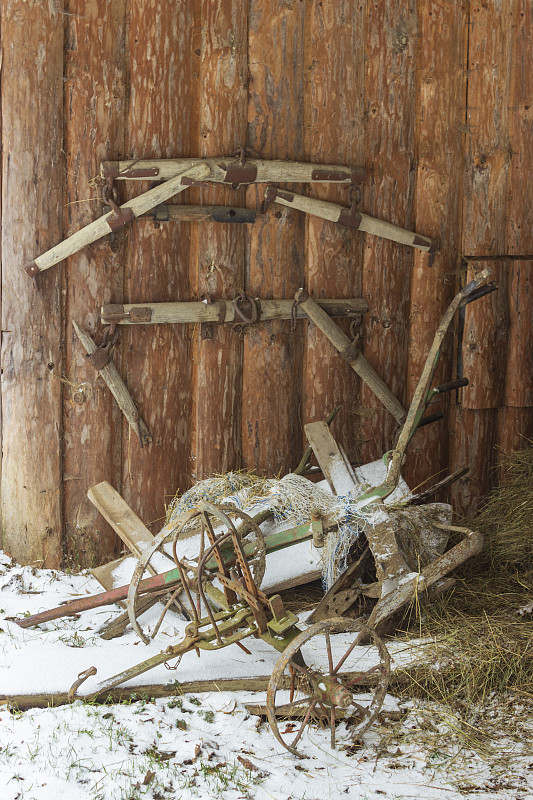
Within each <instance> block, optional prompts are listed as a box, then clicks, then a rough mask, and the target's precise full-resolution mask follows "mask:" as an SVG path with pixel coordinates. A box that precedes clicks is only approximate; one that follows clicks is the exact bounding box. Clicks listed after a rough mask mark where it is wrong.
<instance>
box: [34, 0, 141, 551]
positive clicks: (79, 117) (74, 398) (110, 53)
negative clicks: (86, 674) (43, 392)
mask: <svg viewBox="0 0 533 800" xmlns="http://www.w3.org/2000/svg"><path fill="white" fill-rule="evenodd" d="M69 11H72V12H75V13H72V14H70V15H69V16H67V17H65V26H66V31H67V34H66V35H67V40H68V45H67V47H66V48H65V82H64V87H65V103H64V108H65V147H64V149H65V152H66V166H65V178H66V193H67V194H66V203H65V206H64V228H63V233H64V235H65V236H68V235H69V234H70V233H73V232H74V231H77V230H80V229H81V228H83V227H84V226H85V225H87V224H88V223H90V222H92V220H94V219H95V218H96V217H98V216H99V215H100V214H101V200H100V198H99V197H98V192H97V191H96V189H94V188H92V185H91V182H92V181H93V180H94V179H95V178H96V177H97V175H98V166H99V161H100V159H101V158H109V157H110V156H112V155H114V154H115V153H117V152H119V153H120V152H122V151H123V149H124V122H125V121H124V112H125V107H126V93H127V75H126V65H125V63H124V54H123V50H124V46H125V41H124V39H125V35H126V30H125V28H126V3H125V0H117V1H116V2H114V3H113V5H112V7H110V6H109V4H108V3H107V0H97V2H95V3H91V4H89V5H84V4H82V3H80V2H78V3H77V5H74V6H70V7H69ZM102 19H105V20H106V23H105V25H103V26H102V40H101V45H100V46H99V47H95V43H94V38H93V37H94V31H95V30H98V29H99V26H100V25H101V20H102ZM111 91H112V92H113V99H112V102H109V106H108V108H107V113H102V103H101V99H102V97H103V96H109V94H110V93H111ZM112 238H113V237H111V236H106V237H104V238H103V239H101V240H100V241H99V242H97V243H94V244H93V245H92V246H91V247H89V248H87V249H84V250H82V251H81V252H80V253H77V254H76V256H74V257H72V258H70V259H68V260H67V261H66V263H65V267H64V271H65V276H66V280H65V284H64V291H65V305H64V307H65V322H64V328H63V330H64V338H65V358H66V365H65V369H64V375H65V377H66V378H67V380H68V383H63V431H64V436H63V471H64V483H63V514H64V544H63V548H64V555H65V558H66V561H67V563H72V564H73V565H77V566H78V565H79V566H82V567H90V566H94V565H95V564H98V563H100V562H101V561H105V560H106V559H108V558H112V557H113V556H114V555H116V553H117V551H118V548H119V545H120V542H119V540H118V539H117V536H116V535H115V533H114V531H113V530H112V529H111V528H110V527H109V525H108V524H107V523H106V522H105V520H103V519H102V518H101V517H100V516H99V515H98V513H97V511H96V509H95V508H94V507H93V506H92V505H91V503H89V502H88V500H87V496H86V492H87V487H88V486H92V485H93V484H94V483H97V482H98V481H101V480H104V479H106V480H109V481H111V482H112V483H113V484H114V485H118V486H120V483H121V480H122V476H121V470H120V452H121V431H122V416H121V412H120V409H119V408H117V405H116V403H115V401H114V399H113V397H112V396H111V394H110V392H109V391H108V389H107V386H106V385H105V383H104V382H103V381H102V380H98V379H97V376H98V373H97V372H95V370H94V368H93V367H92V366H91V364H90V363H89V362H88V359H87V357H86V355H87V347H86V346H84V345H83V344H82V342H81V339H80V338H78V337H77V336H76V335H75V333H74V330H75V327H74V324H73V323H77V322H79V323H80V325H81V327H82V328H83V329H84V330H86V331H87V334H88V336H89V338H91V337H94V336H95V334H96V331H97V329H98V327H99V326H98V322H99V321H98V315H97V314H95V310H96V308H97V307H98V305H99V303H101V302H102V298H106V299H107V298H114V299H115V300H120V299H121V298H122V283H123V277H124V259H123V254H124V251H123V243H124V233H117V234H116V235H115V242H113V241H112ZM57 240H59V237H57ZM53 272H55V270H53V271H52V272H51V273H49V274H48V275H46V276H43V277H42V278H41V279H39V281H40V283H41V284H42V286H43V288H44V287H45V286H47V285H48V282H49V281H50V280H51V279H52V274H53ZM93 347H94V344H93ZM118 356H119V354H116V355H115V358H116V359H117V364H118V366H119V367H120V361H119V358H118ZM111 367H112V365H109V369H108V370H106V371H109V370H110V369H111ZM113 369H115V368H114V367H113ZM82 443H83V444H82ZM80 447H81V448H82V450H83V456H82V457H81V455H80Z"/></svg>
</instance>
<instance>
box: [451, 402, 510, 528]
mask: <svg viewBox="0 0 533 800" xmlns="http://www.w3.org/2000/svg"><path fill="white" fill-rule="evenodd" d="M497 424H498V411H497V409H495V408H483V409H469V408H462V407H461V406H460V405H456V406H454V407H453V408H452V413H451V414H450V429H451V430H450V463H451V464H457V465H458V467H459V466H461V467H470V470H469V472H468V475H465V476H464V477H463V478H460V479H459V480H458V481H456V483H454V484H453V486H452V487H451V488H450V490H449V494H450V498H451V500H450V502H451V503H452V505H453V508H454V510H455V512H456V513H457V514H468V513H471V512H472V511H475V510H476V508H477V507H479V503H480V499H481V498H482V497H483V496H484V495H486V494H487V492H489V491H490V490H491V489H492V487H493V486H494V483H495V479H496V473H495V470H494V469H493V465H494V462H495V455H496V453H495V449H494V448H495V445H496V433H497Z"/></svg>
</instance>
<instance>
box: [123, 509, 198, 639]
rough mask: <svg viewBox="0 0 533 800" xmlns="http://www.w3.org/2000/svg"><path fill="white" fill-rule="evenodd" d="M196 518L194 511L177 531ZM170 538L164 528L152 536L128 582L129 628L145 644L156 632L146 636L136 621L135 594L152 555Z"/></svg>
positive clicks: (173, 597)
mask: <svg viewBox="0 0 533 800" xmlns="http://www.w3.org/2000/svg"><path fill="white" fill-rule="evenodd" d="M195 516H197V513H196V512H195V511H191V512H190V513H189V514H188V515H187V516H186V518H185V519H184V520H183V521H182V522H181V523H180V524H179V529H183V528H184V527H185V525H187V524H188V523H189V522H190V520H191V519H193V518H194V517H195ZM171 536H172V531H169V530H168V528H167V527H166V526H165V527H164V528H163V530H162V531H160V532H159V533H158V534H157V536H154V538H153V541H152V542H150V545H149V546H148V547H147V548H146V549H145V550H144V551H143V553H142V555H141V556H140V557H139V560H138V561H137V564H136V566H135V569H134V571H133V575H132V578H131V581H130V586H129V589H128V597H127V600H126V608H127V611H128V616H129V620H130V624H131V627H132V628H133V630H134V631H135V633H136V634H137V636H138V637H139V638H140V639H142V641H143V642H144V643H145V644H148V643H149V641H150V639H151V638H153V637H154V636H155V634H156V633H157V630H155V631H154V632H153V633H152V634H151V635H148V634H146V633H145V632H144V631H143V629H142V628H141V626H140V624H139V621H138V619H137V615H136V613H135V608H136V602H137V596H138V595H137V592H138V588H139V583H140V582H141V580H142V578H143V576H144V574H145V572H146V570H147V569H148V566H149V564H150V563H151V561H152V558H153V557H154V555H155V554H156V553H157V552H158V550H160V549H161V548H162V546H163V545H164V544H165V542H167V541H168V540H169V539H170V537H171ZM167 593H168V592H163V594H167ZM171 598H172V600H173V601H176V602H177V603H178V604H179V602H180V601H179V598H178V596H177V592H176V591H174V592H173V593H172V595H171ZM169 606H170V602H169V603H167V604H166V605H165V612H166V610H167V609H168V607H169ZM161 622H162V618H161V619H160V621H159V623H158V625H157V626H156V627H157V628H159V625H160V624H161Z"/></svg>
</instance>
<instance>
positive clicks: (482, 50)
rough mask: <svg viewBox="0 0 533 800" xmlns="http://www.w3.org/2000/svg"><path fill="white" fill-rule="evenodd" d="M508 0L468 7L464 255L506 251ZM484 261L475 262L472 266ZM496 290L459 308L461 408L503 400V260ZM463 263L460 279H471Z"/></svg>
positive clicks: (505, 326) (496, 271)
mask: <svg viewBox="0 0 533 800" xmlns="http://www.w3.org/2000/svg"><path fill="white" fill-rule="evenodd" d="M511 25H512V9H511V4H508V5H507V7H505V8H502V6H501V3H499V2H497V0H489V2H487V3H483V4H481V3H480V4H474V5H473V6H472V7H471V9H470V32H469V37H468V63H467V69H468V96H467V111H466V140H465V141H466V151H465V168H464V178H463V186H464V190H463V191H464V203H463V222H462V225H463V236H462V251H463V253H464V254H466V255H474V256H481V255H487V256H488V255H493V254H497V253H505V252H506V215H505V205H506V193H507V175H508V172H509V166H510V160H511V154H510V150H509V139H508V108H507V102H508V101H507V97H508V93H509V88H510V78H511V70H510V67H511V31H512V28H511ZM484 266H485V264H484V263H478V262H476V264H475V268H476V270H477V269H478V268H483V267H484ZM491 266H492V267H493V271H494V280H495V281H496V282H497V284H498V287H499V288H498V291H497V292H495V293H494V294H492V295H491V296H490V297H488V298H485V299H484V300H481V301H479V302H477V303H472V304H471V305H469V306H467V307H466V309H465V322H464V335H463V347H462V358H463V374H464V375H465V376H466V377H467V378H468V380H469V381H470V384H469V386H467V387H466V388H465V389H464V390H463V392H462V398H461V402H462V404H463V406H464V407H465V408H497V407H498V406H499V405H500V404H501V401H502V399H503V389H504V382H503V381H502V376H503V375H504V374H505V361H506V350H507V348H506V344H507V335H508V324H509V318H508V313H507V280H506V276H507V271H508V267H507V265H506V264H503V265H501V264H498V263H494V264H491ZM472 277H473V271H472V270H469V271H468V274H467V276H466V281H469V280H471V279H472Z"/></svg>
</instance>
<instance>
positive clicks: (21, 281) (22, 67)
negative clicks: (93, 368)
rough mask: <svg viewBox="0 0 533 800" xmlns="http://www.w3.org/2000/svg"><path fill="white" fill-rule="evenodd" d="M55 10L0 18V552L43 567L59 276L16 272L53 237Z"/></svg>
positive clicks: (55, 445) (7, 10)
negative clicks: (39, 277) (45, 278)
mask: <svg viewBox="0 0 533 800" xmlns="http://www.w3.org/2000/svg"><path fill="white" fill-rule="evenodd" d="M62 5H63V4H62V3H61V2H58V3H38V4H36V5H31V4H26V3H22V4H20V3H14V2H4V3H2V5H1V10H0V29H1V31H2V51H3V63H2V97H1V110H2V120H1V125H2V176H1V184H2V382H1V401H2V456H3V458H2V481H1V486H2V498H1V511H2V520H1V526H2V546H3V548H4V550H6V551H8V552H9V553H11V555H12V556H13V557H14V558H16V559H17V560H18V561H20V562H22V563H24V564H36V565H38V566H46V567H58V566H59V565H60V562H61V525H62V520H61V493H62V483H63V481H62V477H63V476H62V464H61V445H62V442H61V383H60V380H58V379H59V378H61V376H62V369H63V354H62V343H61V273H60V272H59V271H58V272H57V273H56V274H55V275H54V276H53V277H52V278H51V280H50V281H49V282H48V283H47V284H46V286H43V287H42V288H41V291H40V292H37V291H36V290H35V287H34V286H33V284H32V282H31V281H29V280H28V278H27V276H26V275H25V274H24V272H23V271H22V270H21V265H22V264H23V263H24V262H25V261H27V260H28V259H29V258H31V257H33V255H34V250H35V248H36V247H38V248H39V249H42V250H45V249H46V248H47V247H49V246H50V245H52V244H53V243H54V242H56V241H58V240H59V239H60V238H61V222H62V206H63V193H62V180H63V168H64V163H63V153H62V147H63V140H62V129H63V121H62V118H63V80H62V77H63V51H64V41H63V23H64V17H63V13H62ZM43 320H44V321H45V322H43Z"/></svg>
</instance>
